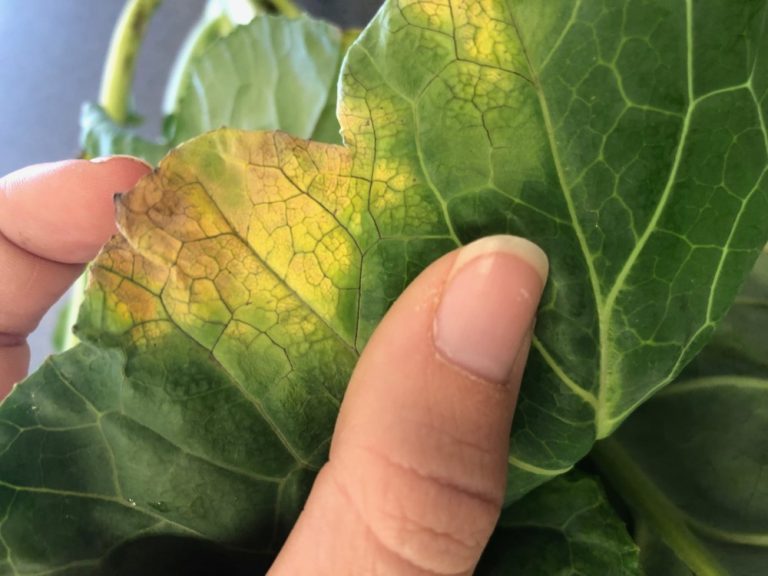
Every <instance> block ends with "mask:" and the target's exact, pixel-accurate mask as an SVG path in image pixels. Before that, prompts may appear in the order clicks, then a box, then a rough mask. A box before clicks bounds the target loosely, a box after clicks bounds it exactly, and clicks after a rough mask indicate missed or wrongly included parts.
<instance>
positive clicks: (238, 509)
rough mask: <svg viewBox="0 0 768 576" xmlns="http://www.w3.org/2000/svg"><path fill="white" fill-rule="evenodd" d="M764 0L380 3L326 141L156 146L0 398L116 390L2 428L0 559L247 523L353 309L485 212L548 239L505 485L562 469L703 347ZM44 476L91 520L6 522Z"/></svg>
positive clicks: (750, 125)
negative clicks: (79, 292)
mask: <svg viewBox="0 0 768 576" xmlns="http://www.w3.org/2000/svg"><path fill="white" fill-rule="evenodd" d="M765 4H766V2H765V0H760V1H753V2H749V3H733V2H730V1H729V2H726V1H725V0H723V1H722V2H715V1H714V0H713V1H712V2H708V3H707V4H697V5H696V6H695V7H694V5H693V3H692V2H687V3H684V2H678V3H674V4H670V3H669V2H667V1H661V0H659V1H657V2H642V3H640V2H634V1H630V0H626V1H625V2H616V3H611V4H604V3H603V2H598V1H597V0H584V1H582V2H578V3H560V4H557V5H546V6H545V5H543V4H542V3H540V2H537V1H534V0H515V1H513V2H511V3H508V2H503V1H501V0H484V1H472V2H466V3H462V2H455V3H452V4H449V3H440V2H434V1H426V0H425V1H423V2H419V1H416V2H413V1H405V0H403V1H402V2H399V3H397V2H389V3H387V4H386V5H385V6H384V8H383V9H382V10H381V11H380V12H379V14H378V16H377V17H376V19H375V20H374V22H373V23H372V24H371V25H369V27H368V28H367V29H366V31H365V32H364V33H363V35H362V36H361V38H360V39H359V41H358V42H357V43H355V44H354V45H353V47H352V48H351V49H350V51H349V53H348V55H347V58H346V60H345V66H344V72H343V80H342V88H341V101H340V103H339V110H340V120H341V124H342V126H343V134H344V136H345V141H346V143H347V145H346V147H342V146H332V145H326V144H318V143H308V142H305V141H302V140H298V139H295V138H292V137H289V136H287V135H285V134H264V133H250V134H249V133H244V132H240V131H234V130H224V131H219V132H216V133H213V134H210V135H208V136H205V137H203V138H199V139H196V140H194V141H192V142H190V143H188V144H187V145H185V146H183V147H181V148H180V149H178V150H177V151H175V152H174V153H173V154H172V155H171V156H170V157H169V158H168V159H167V160H166V161H164V162H163V163H161V166H160V168H159V170H158V171H156V172H155V173H154V174H153V175H152V176H151V177H149V178H148V179H146V180H144V181H143V182H142V183H141V184H140V185H139V186H138V188H137V189H136V190H135V191H134V192H133V193H131V194H130V195H128V196H126V197H124V199H123V201H122V202H121V203H120V222H121V229H122V231H123V234H124V238H120V239H116V240H115V241H114V242H112V243H111V245H110V246H109V247H108V249H107V251H106V252H105V253H104V254H103V255H102V256H101V257H100V258H99V260H98V261H97V263H96V265H95V268H94V286H93V288H92V290H91V292H90V294H89V296H88V298H87V300H86V304H85V307H84V309H83V312H82V315H81V326H80V328H81V334H82V336H83V337H84V338H86V339H87V340H88V341H89V342H91V343H92V344H86V345H84V346H83V348H81V349H80V350H78V351H76V352H73V353H72V354H70V355H69V356H67V357H66V358H64V357H63V358H60V359H58V360H56V361H54V362H53V365H52V366H48V367H47V368H45V370H47V372H45V371H44V372H43V373H41V374H38V375H37V376H34V377H33V378H32V379H31V381H30V382H28V383H27V384H24V385H22V386H21V387H20V388H19V390H18V391H17V392H16V393H14V395H13V396H12V397H11V398H10V399H9V400H8V401H7V402H6V404H5V405H3V407H2V408H0V417H3V418H5V419H6V420H8V421H11V422H13V423H14V424H13V425H9V443H10V444H11V445H13V446H16V445H19V446H20V445H23V443H24V442H26V441H29V442H32V441H33V440H30V439H33V438H34V437H35V433H34V432H33V433H30V432H31V431H34V430H37V428H36V427H37V426H39V425H40V424H41V422H40V420H39V419H38V418H39V417H40V416H39V414H40V413H41V412H42V406H43V401H45V403H46V405H50V406H52V405H53V404H54V401H53V395H54V392H52V391H53V390H55V389H57V388H62V387H63V388H67V386H68V385H71V386H74V387H75V388H77V387H78V386H80V385H81V384H78V383H77V380H78V378H84V379H86V380H87V378H97V379H98V382H99V383H100V387H99V388H97V389H96V390H97V391H98V393H99V394H109V395H116V396H117V398H116V399H114V398H113V400H112V403H111V404H103V403H102V404H100V403H99V402H101V399H100V398H99V397H98V396H94V394H95V392H87V393H81V394H82V395H83V399H81V400H79V401H78V402H79V403H78V402H76V408H73V409H72V410H71V411H67V410H65V409H64V408H56V409H55V410H53V411H52V412H50V414H51V419H50V420H46V421H45V423H44V426H46V427H47V428H51V430H49V431H46V432H45V434H46V440H45V445H44V446H43V447H41V446H39V445H34V446H33V447H32V451H31V452H29V451H26V452H24V454H30V453H31V454H34V455H35V459H34V460H29V459H28V461H27V463H26V467H25V466H22V465H21V464H20V463H19V462H17V460H18V459H20V458H21V456H20V455H19V454H18V453H14V452H13V451H12V450H10V449H8V450H6V452H5V456H4V458H5V459H6V460H5V462H6V466H7V469H8V470H13V471H14V473H13V474H12V475H9V476H8V477H9V478H12V479H11V480H8V485H7V489H8V492H7V497H6V498H5V500H3V499H2V497H1V496H0V504H2V503H3V502H5V506H6V508H7V510H6V512H7V520H6V526H7V525H23V526H25V527H26V528H25V530H26V532H24V534H21V533H19V534H18V535H15V537H14V538H13V539H11V540H8V539H6V541H7V542H10V543H11V544H10V547H11V557H12V558H13V559H14V561H15V562H17V563H18V564H19V565H22V564H23V566H24V570H25V571H26V572H31V571H34V570H40V569H43V568H45V567H51V566H59V565H62V564H64V563H66V562H74V561H80V560H81V559H83V558H84V557H88V558H90V557H91V556H93V555H98V554H99V553H103V551H104V550H106V549H107V548H108V547H109V546H111V545H116V544H118V543H120V542H123V541H124V539H125V538H127V537H128V535H129V534H131V533H133V532H135V533H142V532H144V531H146V530H149V529H150V528H149V527H148V526H149V525H151V526H154V528H156V529H157V530H159V531H163V532H164V533H166V534H180V535H187V534H189V533H190V531H192V532H193V533H195V534H199V535H201V536H203V537H205V538H209V539H212V540H215V541H217V542H222V543H228V544H230V545H236V546H239V547H245V548H246V549H249V550H260V549H263V548H272V547H274V546H275V544H276V543H278V542H279V541H280V538H281V537H282V535H283V534H284V533H285V531H286V530H287V528H288V526H289V525H290V523H291V522H292V521H293V519H294V518H295V515H296V513H297V511H298V509H299V508H300V506H301V503H302V501H303V500H302V499H303V497H304V495H305V494H306V489H307V486H308V484H309V482H310V480H311V478H312V475H313V473H314V471H315V470H316V469H317V467H318V466H319V465H320V464H321V463H322V461H323V460H324V458H325V455H326V450H327V446H328V441H329V437H330V434H331V431H332V425H333V421H334V417H335V414H336V410H337V408H338V403H339V401H340V399H341V396H342V393H343V390H344V386H345V384H346V381H347V378H348V376H349V374H350V371H351V369H352V366H353V365H354V362H355V360H356V358H357V356H358V354H359V351H360V350H361V349H362V347H363V346H364V345H365V343H366V341H367V339H368V337H369V336H370V334H371V332H372V331H373V329H374V327H375V326H376V324H377V322H378V321H379V320H380V318H381V317H382V315H383V314H384V312H385V311H386V310H387V308H388V307H389V305H390V304H391V303H392V302H393V301H394V299H395V298H396V297H397V295H398V294H399V293H400V292H401V291H402V289H403V288H404V287H405V285H406V284H407V283H408V281H409V280H411V279H412V278H413V277H414V276H415V275H416V274H417V273H418V272H419V271H420V270H421V269H422V268H423V267H424V266H426V265H427V264H428V263H429V262H431V261H432V260H434V259H435V258H436V257H437V256H439V255H440V254H442V253H444V252H446V251H448V250H449V249H451V248H453V247H455V246H457V245H459V244H460V243H464V242H467V241H469V240H472V239H474V238H476V237H478V236H481V235H485V234H492V233H499V232H507V233H513V234H520V235H524V236H527V237H530V238H532V239H534V240H535V241H536V242H538V243H539V244H540V245H542V247H544V248H545V250H546V251H547V252H548V254H549V256H550V260H551V277H550V282H549V285H548V288H547V291H546V293H545V295H544V299H543V302H542V307H541V311H540V314H539V318H538V323H537V329H536V337H535V339H534V343H533V344H534V345H533V351H532V354H531V359H530V363H529V369H528V371H527V377H526V383H525V384H524V387H523V392H522V396H521V399H520V402H519V407H518V412H517V415H516V418H515V428H514V430H513V436H512V443H511V454H510V459H509V462H510V477H509V498H510V499H513V498H517V497H519V496H521V495H522V494H524V493H525V492H527V491H528V490H530V489H531V488H532V487H534V486H536V485H538V484H540V483H542V482H544V481H546V480H548V479H550V478H551V477H553V476H556V475H558V474H561V473H563V472H564V471H567V470H568V469H569V468H570V467H571V466H572V465H573V463H574V462H576V461H577V460H578V459H580V458H581V457H582V456H584V455H585V454H586V453H587V451H588V450H589V449H590V447H591V445H592V443H593V441H594V439H595V438H596V437H603V436H606V435H607V434H609V433H610V432H611V431H612V430H613V429H614V428H615V427H616V426H617V425H618V424H619V423H620V422H621V421H622V419H623V418H624V417H626V416H627V415H628V414H629V413H630V412H631V411H632V410H633V409H634V408H635V407H636V406H638V405H639V404H640V403H641V402H642V401H644V400H645V399H646V398H647V397H648V396H650V395H651V394H652V393H653V392H654V391H656V390H657V389H659V388H660V387H662V386H663V385H665V384H666V383H667V382H668V381H670V380H671V379H672V378H673V377H674V376H675V375H676V374H677V372H678V371H679V370H680V369H681V368H682V367H683V365H684V364H685V363H686V362H687V361H688V360H689V359H690V358H691V357H692V356H693V354H694V353H695V352H696V351H697V350H698V348H699V347H700V346H701V345H703V343H704V341H705V340H706V338H707V337H708V336H709V335H710V333H711V331H712V330H713V328H714V325H715V323H716V321H717V320H718V319H719V318H720V316H721V315H722V314H724V312H725V310H726V309H727V307H728V306H729V305H730V303H731V301H732V299H733V297H734V296H735V294H736V291H737V289H738V287H739V285H740V284H741V282H742V279H743V277H744V276H745V275H746V274H747V273H748V271H749V269H750V268H751V266H752V264H753V262H754V260H755V258H756V256H757V253H758V251H759V248H760V247H761V246H762V245H763V243H764V242H765V240H766V236H768V230H766V228H767V227H768V224H767V222H768V221H766V219H765V218H764V215H765V214H766V213H767V212H768V205H767V203H766V193H765V182H764V174H765V170H766V138H767V136H766V134H765V131H764V129H763V112H764V111H763V108H762V105H761V104H760V103H761V102H762V101H763V96H764V94H765V91H766V83H765V82H764V80H763V79H766V78H768V74H766V70H765V68H766V61H765V58H764V54H765V52H766V49H767V48H766V44H765V43H764V40H763V38H764V35H763V34H762V22H763V19H764V18H763V17H764V16H765V13H766V9H765ZM724 47H727V50H726V49H725V48H724ZM94 345H96V346H98V347H101V348H102V350H99V349H98V348H94ZM112 348H114V349H115V350H118V349H119V350H120V352H119V353H118V352H116V351H115V350H112ZM104 349H106V351H105V350H104ZM97 360H98V361H99V362H101V364H100V366H101V367H99V368H97V367H95V363H96V362H97ZM89 366H94V367H93V368H89ZM51 370H53V372H51ZM46 374H47V375H46ZM80 374H86V375H87V376H79V375H80ZM59 375H60V376H59ZM57 377H58V378H59V379H60V380H61V383H60V384H59V386H58V387H57V386H56V385H55V384H51V383H50V382H47V383H46V385H45V390H51V392H45V393H43V392H42V390H43V388H39V391H36V394H37V395H38V396H37V400H35V401H33V400H32V399H30V394H31V391H32V390H37V389H38V388H36V387H40V386H42V383H41V381H40V379H41V378H45V379H47V380H49V381H50V380H55V379H56V378H57ZM35 383H38V384H35ZM67 383H68V384H67ZM41 394H42V396H41ZM49 396H50V398H49ZM110 397H112V396H110ZM78 398H79V396H78ZM73 401H74V400H73ZM35 402H36V404H35ZM88 403H90V404H91V405H92V406H94V407H95V409H93V410H89V409H86V408H85V407H84V405H85V404H88ZM56 404H57V405H61V406H66V404H64V403H62V402H61V401H57V402H56ZM35 405H37V406H38V411H37V412H35V411H33V410H32V406H35ZM94 420H95V421H97V422H98V423H99V426H95V425H94ZM73 426H74V427H75V428H76V430H78V432H77V435H76V436H75V437H72V436H71V430H69V429H70V428H71V427H73ZM28 427H29V428H30V430H27V428H28ZM80 427H83V429H82V430H81V429H80ZM80 435H82V437H81V436H80ZM415 441H417V439H415ZM82 444H85V445H87V446H89V447H93V450H95V451H97V452H98V453H99V454H101V455H105V454H106V455H107V456H99V458H97V459H93V458H95V457H92V456H91V452H89V451H88V450H82V449H80V448H79V447H80V446H81V445H82ZM49 453H50V454H51V457H50V458H47V457H46V458H44V459H43V460H42V461H40V460H39V458H37V457H38V456H40V455H47V454H49ZM11 454H15V456H13V457H11ZM104 458H111V459H112V460H104ZM21 462H24V460H23V459H22V460H21ZM112 462H114V464H112ZM0 465H2V460H0ZM4 470H5V468H0V472H2V471H4ZM73 471H77V472H76V473H74V472H73ZM9 474H10V473H9ZM40 490H43V491H44V492H45V496H39V495H38V493H39V491H40ZM93 494H100V495H102V494H103V495H104V496H105V497H106V498H107V503H104V504H102V500H100V499H95V500H97V502H96V503H94V497H93ZM14 499H18V500H17V501H18V502H22V503H24V504H22V505H17V504H16V503H15V501H16V500H14ZM28 502H29V503H28ZM52 502H67V503H72V506H73V507H75V508H77V504H76V502H82V503H83V504H82V509H81V510H78V514H81V515H85V516H87V517H88V518H90V519H94V518H95V519H97V522H96V523H97V524H98V526H99V528H98V534H99V535H100V540H98V541H96V542H97V543H95V544H89V547H88V548H87V549H86V548H82V549H81V548H76V547H65V546H63V545H62V546H58V545H56V546H52V547H50V548H46V549H45V550H42V551H41V550H37V549H35V550H34V553H33V550H32V548H30V546H31V544H29V543H28V542H27V541H26V540H24V541H23V542H22V544H20V545H19V546H16V545H15V543H16V542H17V540H18V538H21V537H22V536H23V537H25V538H26V537H28V536H29V534H31V533H32V532H33V531H34V530H41V531H44V530H49V531H55V530H56V529H55V528H54V527H53V526H54V525H56V523H54V522H52V521H51V518H52V516H51V514H50V513H47V514H46V516H45V518H44V519H43V518H42V517H35V516H34V515H33V514H30V508H35V507H37V508H39V507H42V506H44V507H45V509H46V510H50V509H52ZM158 502H159V503H161V504H160V505H158V506H159V508H155V507H153V503H158ZM27 503H28V504H27ZM133 503H135V504H136V506H135V507H134V506H133ZM40 509H41V508H40ZM113 510H117V512H115V514H114V515H113V513H112V512H113ZM118 515H121V517H122V516H125V517H126V520H120V522H119V526H116V525H115V523H116V522H117V521H116V520H115V518H117V517H118ZM41 522H45V523H47V526H39V524H40V523H41ZM131 523H134V524H131ZM153 523H154V524H153ZM158 523H159V524H158ZM94 530H97V529H96V528H94ZM132 531H133V532H132ZM67 534H69V532H68V533H67ZM233 542H234V543H235V544H231V543H233ZM98 543H101V544H98ZM67 544H68V545H69V541H67ZM99 550H101V552H99ZM20 572H21V573H24V571H20Z"/></svg>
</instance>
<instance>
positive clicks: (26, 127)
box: [0, 0, 380, 369]
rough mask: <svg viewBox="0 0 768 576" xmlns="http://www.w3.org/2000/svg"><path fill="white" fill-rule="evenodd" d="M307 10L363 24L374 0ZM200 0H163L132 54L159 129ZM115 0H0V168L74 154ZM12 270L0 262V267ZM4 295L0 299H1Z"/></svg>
mask: <svg viewBox="0 0 768 576" xmlns="http://www.w3.org/2000/svg"><path fill="white" fill-rule="evenodd" d="M299 3H300V4H303V5H304V6H305V7H306V8H307V9H308V10H309V11H310V12H312V13H314V14H316V15H319V16H322V17H324V18H327V19H329V20H333V21H335V22H336V23H338V24H341V25H342V26H363V25H364V24H365V23H366V22H367V21H368V20H369V19H370V18H371V17H372V16H373V14H374V13H375V11H376V9H377V8H378V6H379V4H380V0H305V1H303V2H301V1H300V2H299ZM204 5H205V0H165V1H164V3H163V4H162V6H161V7H160V9H159V10H158V12H157V14H156V15H155V17H154V18H153V20H152V22H151V24H150V27H149V31H148V33H147V38H146V41H145V42H144V45H143V47H142V52H141V55H140V57H139V61H138V66H137V72H136V81H135V84H134V86H135V94H134V96H135V101H136V108H137V109H138V110H139V112H140V113H141V114H143V115H144V116H145V118H146V125H147V128H146V130H147V131H148V132H149V133H150V134H153V133H158V132H159V126H160V121H161V118H160V108H161V105H162V96H163V91H164V89H165V82H166V79H167V77H168V73H169V71H170V67H171V65H172V63H173V59H174V57H175V55H176V52H177V50H178V48H179V46H181V44H182V42H183V39H184V37H185V35H186V33H187V31H188V30H189V29H190V28H191V26H192V25H193V24H194V22H195V21H196V20H197V18H198V16H199V15H200V13H201V11H202V9H203V6H204ZM122 6H123V2H122V1H121V0H0V142H2V144H1V145H0V175H2V174H6V173H8V172H11V171H13V170H16V169H18V168H21V167H22V166H26V165H28V164H33V163H36V162H47V161H52V160H60V159H64V158H71V157H74V156H77V155H78V152H79V150H78V146H77V137H78V115H79V111H80V105H81V103H82V102H83V101H84V100H96V99H97V98H98V91H99V82H100V79H101V69H102V65H103V62H104V57H105V56H106V53H107V48H108V46H109V38H110V34H111V32H112V27H113V26H114V23H115V21H116V20H117V17H118V15H119V13H120V10H121V8H122ZM8 273H10V274H12V273H13V272H12V271H3V270H0V274H8ZM8 305H10V303H7V302H0V306H8ZM56 314H57V312H56V309H54V310H53V311H52V312H50V313H49V314H48V315H47V316H46V318H45V319H44V320H43V322H42V323H41V325H40V327H39V328H38V330H37V331H36V332H35V333H34V334H33V335H32V336H31V338H30V343H31V346H32V368H33V369H34V368H35V367H36V366H37V365H39V364H40V362H41V361H42V360H43V359H44V358H45V356H46V355H47V354H49V353H50V344H49V343H50V340H51V334H52V330H53V326H54V324H55V317H56Z"/></svg>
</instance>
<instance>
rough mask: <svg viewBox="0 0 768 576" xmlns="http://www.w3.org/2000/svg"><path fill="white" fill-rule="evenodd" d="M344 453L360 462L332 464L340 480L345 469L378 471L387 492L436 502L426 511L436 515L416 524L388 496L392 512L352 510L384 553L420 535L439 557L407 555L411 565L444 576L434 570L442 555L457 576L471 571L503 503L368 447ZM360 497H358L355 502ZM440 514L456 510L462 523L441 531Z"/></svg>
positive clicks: (387, 508) (386, 509)
mask: <svg viewBox="0 0 768 576" xmlns="http://www.w3.org/2000/svg"><path fill="white" fill-rule="evenodd" d="M347 448H348V449H353V450H355V451H356V452H357V453H358V454H357V456H358V457H360V456H361V457H362V462H360V461H357V458H355V459H354V460H352V461H348V462H343V461H342V462H338V461H337V462H336V463H335V464H336V468H337V469H338V468H341V469H342V470H341V472H342V473H341V474H340V477H341V478H346V477H348V476H350V475H349V474H344V473H343V472H344V467H345V466H353V465H354V466H356V467H358V468H363V467H366V466H370V467H372V468H379V469H383V472H384V474H382V476H385V477H388V478H391V479H392V480H391V481H390V482H388V484H389V485H390V486H396V485H401V486H405V485H411V488H412V490H408V491H405V492H411V494H413V492H419V493H422V494H424V496H425V497H427V496H429V495H430V494H431V495H432V496H434V499H435V500H437V501H438V504H437V505H434V506H431V509H432V510H436V511H437V514H436V515H434V516H432V517H431V518H429V517H424V518H420V517H418V516H413V515H408V514H406V513H404V512H403V509H405V507H406V504H405V502H403V501H402V498H403V497H402V496H399V497H398V496H397V495H395V496H394V498H395V504H394V506H392V505H385V504H381V501H378V502H377V503H376V507H375V508H374V509H373V510H367V509H360V507H359V506H358V512H359V513H360V516H361V518H363V519H364V520H365V522H366V525H367V526H368V527H369V528H370V529H371V531H372V532H373V533H374V534H375V535H376V537H377V539H378V540H380V541H382V542H383V543H385V545H386V547H387V548H388V549H396V548H398V547H399V543H407V542H409V541H411V540H413V538H414V535H418V534H420V533H421V534H422V535H424V536H425V537H426V540H431V541H432V542H433V543H435V544H437V546H436V547H437V548H438V549H439V550H441V552H440V553H436V552H434V550H432V551H428V550H424V551H420V552H417V553H414V554H412V555H408V558H410V560H411V562H412V563H414V564H415V565H418V566H420V567H421V568H422V569H427V570H429V571H430V572H434V573H437V574H441V575H442V574H446V572H444V571H440V570H438V569H437V567H438V565H439V564H441V563H443V562H444V558H445V555H446V554H448V553H449V552H450V553H451V555H452V563H453V564H456V565H462V569H461V570H460V571H459V572H458V573H462V574H463V573H465V572H466V571H467V570H470V569H471V568H472V566H473V563H474V561H475V560H476V559H477V558H478V557H479V556H480V553H481V551H482V550H483V548H484V546H485V544H486V543H487V540H488V538H489V537H490V533H491V531H492V528H493V526H495V524H496V521H497V520H498V517H499V514H500V511H501V506H502V500H503V495H502V494H501V493H499V494H489V493H485V492H482V491H477V490H475V489H473V488H472V487H469V486H466V485H462V484H460V483H457V482H455V479H454V478H451V477H445V478H443V477H440V476H436V475H434V474H430V473H428V472H425V471H423V470H419V469H417V468H414V467H412V466H408V465H407V464H405V463H403V462H400V461H398V460H396V459H394V458H392V457H390V456H388V455H387V454H385V453H383V452H382V451H381V450H377V449H375V448H373V447H370V446H355V447H354V448H352V447H347ZM349 489H350V494H351V496H350V497H352V498H353V497H354V496H353V495H352V494H353V493H354V491H355V489H356V488H355V485H350V487H349ZM435 495H436V496H435ZM363 497H364V496H363V495H361V498H363ZM398 508H400V509H399V510H398ZM446 510H462V514H461V515H462V517H463V521H462V522H461V523H460V524H457V525H452V526H451V525H449V526H446V525H444V522H445V521H441V520H440V518H439V516H440V515H441V514H442V513H444V512H445V511H446ZM399 553H400V554H401V555H402V554H403V553H402V552H399ZM418 554H424V556H423V557H419V556H418Z"/></svg>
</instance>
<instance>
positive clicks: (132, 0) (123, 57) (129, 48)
mask: <svg viewBox="0 0 768 576" xmlns="http://www.w3.org/2000/svg"><path fill="white" fill-rule="evenodd" d="M161 1H162V0H128V2H127V3H126V4H125V6H124V7H123V11H122V12H121V13H120V18H119V19H118V21H117V24H116V25H115V29H114V31H113V32H112V40H111V41H110V44H109V52H107V60H106V62H105V64H104V72H103V73H102V76H101V90H100V92H99V104H100V105H101V106H102V108H104V110H105V111H106V113H107V114H108V115H109V116H110V117H111V118H112V120H114V121H115V122H116V123H118V124H124V123H125V122H127V121H128V120H129V118H130V112H131V110H130V102H131V87H132V85H133V74H134V70H135V68H136V57H137V56H138V54H139V48H140V47H141V41H142V40H143V39H144V34H145V32H146V30H147V24H148V23H149V20H150V18H151V17H152V15H153V14H154V13H155V10H157V8H158V6H160V3H161ZM87 276H88V270H87V269H86V271H85V272H83V274H81V275H80V277H79V278H78V279H77V280H76V281H75V283H74V284H73V285H72V289H71V291H70V292H71V294H72V295H71V297H70V299H69V302H68V303H67V308H66V311H65V312H64V314H66V317H65V320H64V326H65V337H64V341H63V349H64V350H67V349H69V348H72V347H73V346H74V345H75V344H77V343H78V341H79V340H78V338H77V336H75V333H74V327H75V323H76V322H77V315H78V313H79V312H80V306H81V304H82V303H83V299H84V297H85V287H86V278H87Z"/></svg>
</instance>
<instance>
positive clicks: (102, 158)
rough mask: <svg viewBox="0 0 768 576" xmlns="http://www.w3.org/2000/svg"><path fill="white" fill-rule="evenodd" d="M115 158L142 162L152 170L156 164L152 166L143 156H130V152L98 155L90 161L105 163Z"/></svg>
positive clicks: (92, 162)
mask: <svg viewBox="0 0 768 576" xmlns="http://www.w3.org/2000/svg"><path fill="white" fill-rule="evenodd" d="M115 159H122V160H130V161H133V162H136V163H137V164H141V165H142V166H146V167H147V168H149V169H150V170H153V169H154V166H152V164H150V163H149V162H147V161H146V160H142V159H141V158H137V157H136V156H130V155H128V154H113V155H111V156H98V157H96V158H91V159H90V160H89V162H90V163H91V164H104V163H105V162H110V161H112V160H115Z"/></svg>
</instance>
